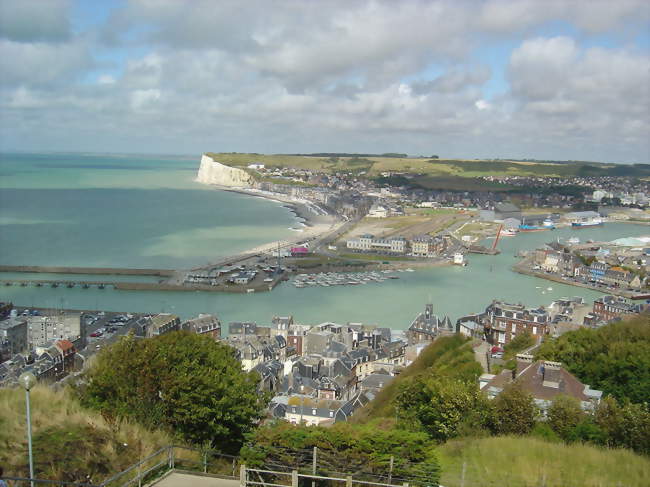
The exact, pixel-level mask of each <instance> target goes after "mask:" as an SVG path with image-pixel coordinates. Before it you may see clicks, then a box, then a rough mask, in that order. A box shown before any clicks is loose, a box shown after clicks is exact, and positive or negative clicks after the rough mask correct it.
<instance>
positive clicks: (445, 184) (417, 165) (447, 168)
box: [208, 153, 650, 191]
mask: <svg viewBox="0 0 650 487" xmlns="http://www.w3.org/2000/svg"><path fill="white" fill-rule="evenodd" d="M208 155H211V156H213V157H214V158H215V159H216V160H217V161H219V162H222V163H224V164H228V165H233V166H247V165H248V164H250V163H253V162H259V163H262V164H265V165H266V166H267V167H295V168H302V169H311V170H318V171H323V172H330V173H331V172H337V171H351V172H359V171H360V170H363V171H367V173H368V175H369V176H379V175H380V174H381V173H386V172H408V173H411V174H420V175H422V176H421V177H420V178H416V179H417V182H418V183H420V184H421V185H422V186H424V187H429V188H431V189H449V190H455V189H457V190H464V191H469V190H472V188H469V187H468V181H467V179H468V178H478V177H481V176H487V175H493V176H544V177H567V176H588V175H594V176H607V175H618V176H625V175H630V176H637V177H647V176H648V175H650V165H647V164H646V165H644V164H637V165H633V166H632V165H620V164H619V165H617V164H601V163H592V162H590V163H586V162H572V163H554V162H542V161H540V162H530V161H511V160H501V161H492V160H467V159H437V160H431V159H429V158H400V157H336V158H334V157H318V156H293V155H283V154H271V155H267V154H244V153H208ZM469 186H473V189H475V190H492V191H507V190H509V189H512V187H511V186H508V185H503V184H498V183H491V182H489V181H482V180H478V179H475V180H473V182H472V183H469Z"/></svg>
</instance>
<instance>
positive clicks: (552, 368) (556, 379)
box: [542, 360, 562, 389]
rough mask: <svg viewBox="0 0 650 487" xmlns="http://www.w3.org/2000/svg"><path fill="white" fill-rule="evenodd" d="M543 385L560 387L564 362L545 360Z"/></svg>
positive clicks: (554, 387)
mask: <svg viewBox="0 0 650 487" xmlns="http://www.w3.org/2000/svg"><path fill="white" fill-rule="evenodd" d="M542 364H543V366H544V368H543V369H542V385H543V386H544V387H552V388H553V389H559V388H560V379H561V377H562V363H561V362H551V361H550V360H545V361H544V362H542Z"/></svg>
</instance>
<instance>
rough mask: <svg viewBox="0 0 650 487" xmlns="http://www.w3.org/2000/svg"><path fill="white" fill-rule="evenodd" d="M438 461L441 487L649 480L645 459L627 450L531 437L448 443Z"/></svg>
mask: <svg viewBox="0 0 650 487" xmlns="http://www.w3.org/2000/svg"><path fill="white" fill-rule="evenodd" d="M438 458H439V460H440V464H441V468H442V476H441V479H440V484H441V485H444V486H445V487H460V486H461V485H465V486H472V487H497V486H505V485H507V486H508V487H538V486H545V487H606V486H612V487H616V486H619V485H620V486H625V487H641V486H644V485H648V483H647V482H648V475H650V460H649V459H648V458H646V457H643V456H641V455H636V454H634V453H632V452H631V451H628V450H622V449H604V448H598V447H594V446H589V445H583V444H580V443H573V444H571V445H565V444H563V443H551V442H548V441H544V440H541V439H538V438H531V437H518V436H499V437H493V438H461V439H457V440H451V441H448V442H447V443H445V444H444V445H442V446H441V447H440V448H439V449H438ZM463 465H464V468H463ZM463 470H464V474H463ZM463 479H464V480H463Z"/></svg>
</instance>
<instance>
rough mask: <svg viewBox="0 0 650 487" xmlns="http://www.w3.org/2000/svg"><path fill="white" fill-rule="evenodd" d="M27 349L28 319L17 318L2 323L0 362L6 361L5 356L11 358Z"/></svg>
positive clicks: (0, 323)
mask: <svg viewBox="0 0 650 487" xmlns="http://www.w3.org/2000/svg"><path fill="white" fill-rule="evenodd" d="M27 349H28V345H27V319H25V318H24V317H15V318H8V319H6V320H3V321H0V362H3V361H4V360H2V359H3V358H4V357H3V356H4V355H6V357H7V358H9V357H12V356H14V355H15V354H17V353H21V352H26V351H27Z"/></svg>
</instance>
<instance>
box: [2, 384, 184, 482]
mask: <svg viewBox="0 0 650 487" xmlns="http://www.w3.org/2000/svg"><path fill="white" fill-rule="evenodd" d="M30 397H31V401H30V402H31V414H32V428H33V434H32V438H33V445H34V446H33V448H34V468H35V474H36V476H37V477H39V478H46V479H51V480H66V481H79V482H82V481H88V479H91V480H92V481H93V482H95V483H99V482H100V481H102V480H104V479H105V478H107V477H108V476H110V475H114V474H116V473H118V472H121V471H122V470H124V469H126V468H127V467H129V466H130V465H132V464H133V463H135V462H137V461H138V458H139V457H146V456H148V455H151V454H152V453H153V452H155V451H156V450H158V449H159V448H161V447H163V446H166V445H168V444H171V443H172V442H173V440H172V437H171V436H170V435H168V434H167V433H165V432H163V431H160V430H155V431H150V430H147V429H145V428H143V427H142V426H140V425H137V424H135V423H131V422H129V421H124V420H121V421H109V420H108V419H107V418H106V417H104V416H102V415H100V413H98V412H95V411H91V410H87V409H84V408H83V407H82V406H81V405H80V403H79V402H78V401H77V400H76V399H75V398H74V395H73V394H71V392H70V391H69V390H58V391H55V390H53V389H51V388H48V387H45V386H40V385H39V386H37V387H35V388H34V389H32V391H31V392H30ZM25 428H26V424H25V392H24V391H23V390H22V389H0V465H2V466H3V467H4V469H5V475H9V476H19V477H27V476H29V470H28V468H27V461H26V459H27V439H26V435H25Z"/></svg>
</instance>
